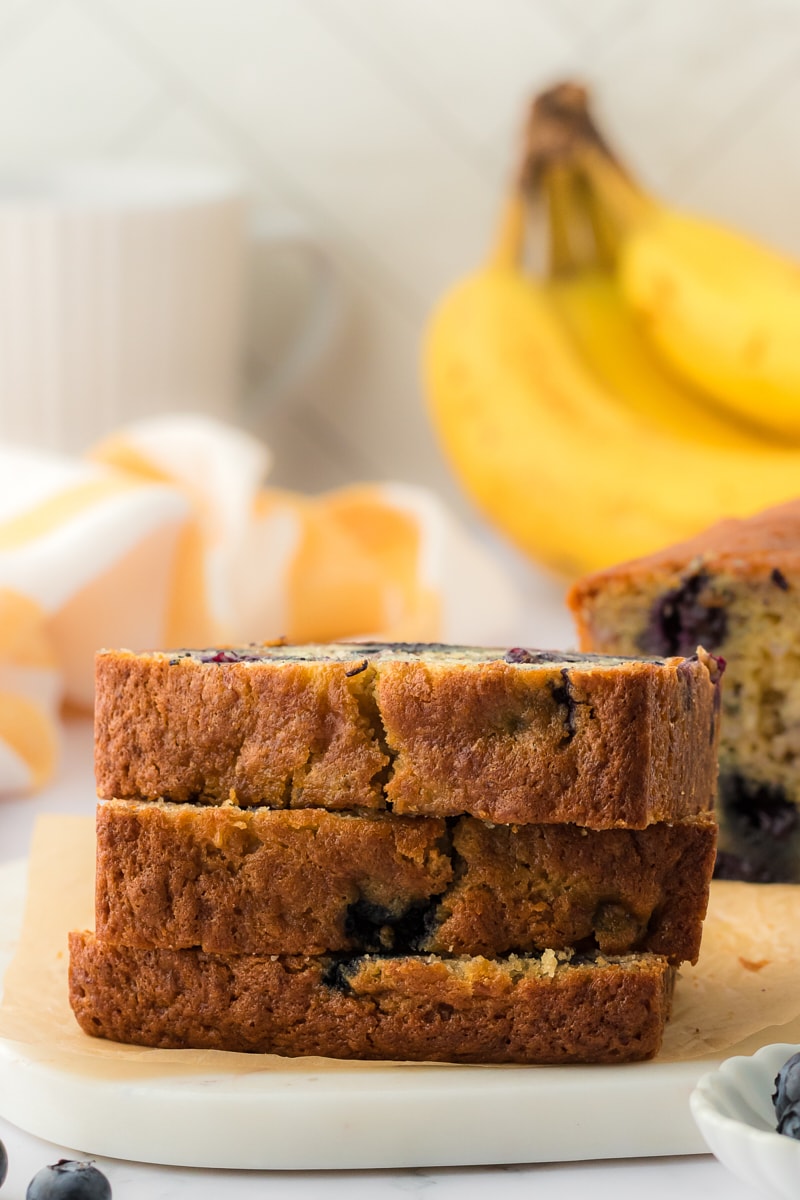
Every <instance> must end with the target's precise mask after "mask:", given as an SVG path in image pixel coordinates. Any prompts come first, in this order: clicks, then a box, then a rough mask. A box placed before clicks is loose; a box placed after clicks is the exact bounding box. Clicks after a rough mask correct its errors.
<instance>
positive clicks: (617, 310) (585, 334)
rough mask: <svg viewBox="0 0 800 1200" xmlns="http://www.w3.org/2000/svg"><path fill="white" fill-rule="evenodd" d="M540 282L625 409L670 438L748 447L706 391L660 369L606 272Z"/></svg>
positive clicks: (749, 436)
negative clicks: (704, 394) (543, 283)
mask: <svg viewBox="0 0 800 1200" xmlns="http://www.w3.org/2000/svg"><path fill="white" fill-rule="evenodd" d="M544 287H545V288H546V290H547V292H548V293H549V295H550V298H551V301H552V304H553V307H554V310H555V312H556V314H557V316H558V317H559V319H560V320H561V322H562V324H563V326H564V329H565V330H566V332H567V333H568V335H569V337H570V338H571V340H572V342H573V344H574V346H575V348H576V350H577V352H578V353H579V354H580V356H581V357H582V358H583V360H584V362H585V364H586V366H587V367H588V369H589V370H590V371H591V372H592V373H593V374H594V375H595V376H596V377H597V379H598V380H599V381H600V382H601V383H602V384H603V385H604V386H605V387H606V388H607V389H609V390H610V391H611V392H613V393H614V395H615V396H616V398H617V400H618V401H619V402H622V403H623V404H624V405H625V406H626V407H627V409H628V410H629V411H630V412H632V413H637V414H639V415H640V416H641V417H643V418H645V419H646V420H647V421H649V422H651V423H653V424H654V425H655V426H657V427H658V428H660V429H662V430H663V431H664V433H669V434H670V435H672V436H674V437H678V438H690V439H691V440H692V441H693V442H697V443H699V444H703V445H708V446H713V447H716V448H720V447H723V446H728V447H736V448H738V449H740V450H750V449H751V448H752V447H753V440H754V435H753V432H752V431H750V430H748V429H746V428H745V427H744V426H743V425H740V424H735V423H734V422H733V421H730V420H728V419H726V417H725V416H724V415H723V414H721V413H716V412H714V410H713V408H711V407H710V406H709V404H708V400H707V398H706V397H705V396H703V395H702V394H700V393H697V392H695V391H694V390H693V389H692V388H691V387H687V386H685V385H684V384H683V383H682V382H681V381H678V380H677V379H675V378H673V377H672V376H671V375H669V374H667V373H666V372H665V371H664V370H663V368H662V367H661V364H660V363H659V361H658V359H657V356H656V354H655V352H654V351H653V349H652V348H651V347H650V345H649V344H648V342H647V340H646V339H645V338H644V336H643V335H642V333H641V331H640V330H639V328H638V327H637V325H636V323H635V321H634V319H633V318H632V316H631V313H630V310H629V309H628V307H627V305H626V304H625V302H624V301H623V299H622V296H621V295H620V290H619V286H618V283H617V281H616V279H615V278H614V276H613V275H611V274H610V273H609V272H608V271H604V270H602V269H600V268H598V267H594V268H589V269H586V270H581V271H576V272H574V273H572V274H567V275H564V276H558V277H556V278H554V279H552V280H548V281H547V282H546V283H545V285H544ZM798 483H799V484H800V480H799V481H798Z"/></svg>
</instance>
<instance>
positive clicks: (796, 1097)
mask: <svg viewBox="0 0 800 1200" xmlns="http://www.w3.org/2000/svg"><path fill="white" fill-rule="evenodd" d="M798 1101H800V1054H793V1055H792V1057H791V1058H790V1059H788V1060H787V1061H786V1062H785V1063H784V1064H783V1066H782V1067H781V1069H780V1071H778V1074H777V1075H776V1076H775V1091H774V1092H773V1093H772V1103H773V1104H774V1105H775V1116H776V1117H777V1118H778V1121H779V1122H780V1121H782V1120H783V1118H784V1115H785V1114H786V1112H787V1111H788V1110H789V1109H790V1108H792V1107H793V1106H794V1105H796V1104H797V1103H798ZM798 1115H800V1114H798ZM781 1132H784V1131H783V1130H781ZM790 1136H791V1137H797V1134H795V1133H793V1134H791V1135H790Z"/></svg>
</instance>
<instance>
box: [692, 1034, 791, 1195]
mask: <svg viewBox="0 0 800 1200" xmlns="http://www.w3.org/2000/svg"><path fill="white" fill-rule="evenodd" d="M798 1050H800V1046H792V1045H784V1044H776V1045H772V1046H762V1048H761V1049H760V1050H758V1051H756V1053H755V1054H753V1055H751V1056H750V1057H747V1058H744V1057H740V1058H728V1059H726V1060H725V1062H723V1063H722V1064H721V1065H720V1067H719V1068H718V1070H716V1071H712V1072H710V1074H708V1075H704V1076H703V1077H702V1079H700V1080H699V1081H698V1083H697V1086H696V1087H695V1089H694V1091H693V1092H692V1094H691V1097H690V1100H689V1103H690V1105H691V1109H692V1116H693V1117H694V1119H695V1121H696V1122H697V1125H698V1128H699V1129H700V1132H701V1133H702V1135H703V1137H704V1138H705V1140H706V1143H707V1145H708V1148H709V1150H711V1151H712V1153H713V1154H715V1155H716V1157H717V1158H718V1159H719V1161H720V1162H721V1163H723V1164H724V1165H725V1166H726V1167H727V1168H728V1170H730V1171H732V1172H733V1174H734V1175H738V1176H739V1178H740V1179H744V1180H745V1181H746V1182H747V1183H750V1184H752V1185H753V1187H757V1188H761V1189H762V1190H763V1191H768V1192H773V1193H774V1194H775V1195H777V1196H783V1197H785V1200H800V1141H797V1140H796V1139H795V1138H790V1137H787V1136H786V1134H782V1133H778V1132H777V1130H776V1128H775V1125H776V1120H775V1109H774V1108H773V1105H772V1093H773V1092H774V1090H775V1076H776V1075H777V1074H778V1071H779V1070H780V1068H781V1067H782V1066H783V1064H784V1063H785V1062H786V1060H787V1059H788V1058H791V1056H792V1055H793V1054H796V1053H797V1052H798Z"/></svg>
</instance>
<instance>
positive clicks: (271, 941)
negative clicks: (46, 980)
mask: <svg viewBox="0 0 800 1200" xmlns="http://www.w3.org/2000/svg"><path fill="white" fill-rule="evenodd" d="M715 834H716V826H715V823H714V821H713V820H712V819H710V818H707V817H700V818H696V819H693V820H690V821H686V822H683V823H678V824H656V825H650V826H649V827H648V828H647V829H644V830H623V829H612V830H597V831H587V830H585V829H582V828H580V827H578V826H575V825H528V826H519V827H511V826H501V825H498V826H493V827H492V826H488V825H486V824H485V823H483V822H481V821H478V820H475V819H474V818H472V817H462V818H460V819H458V820H457V821H455V822H454V823H452V826H451V828H450V829H449V830H448V828H447V827H446V825H445V822H444V821H442V820H439V819H435V818H423V817H398V816H395V815H393V814H388V813H387V814H370V815H363V816H355V815H350V814H341V813H329V812H325V811H322V810H318V809H312V810H306V811H303V812H286V811H272V810H268V809H252V808H251V809H235V808H231V807H229V806H226V807H207V808H199V807H197V806H193V805H169V804H153V803H134V802H130V801H110V802H105V803H103V804H101V805H99V807H98V812H97V893H96V896H97V905H96V908H97V911H96V927H97V932H98V935H99V936H101V937H102V938H103V939H104V940H105V941H107V942H114V943H119V944H121V945H127V946H138V947H142V948H148V947H153V948H162V949H179V948H188V947H193V946H199V947H201V948H202V949H204V950H206V951H209V952H215V953H221V954H243V953H246V954H305V955H309V954H323V953H326V952H332V951H348V952H359V953H363V952H368V951H379V952H384V953H385V952H394V953H399V952H404V953H408V952H433V953H440V954H447V955H452V954H456V955H458V954H468V955H480V954H485V955H487V956H490V957H493V956H496V955H501V954H507V953H509V952H523V953H525V952H528V951H532V950H544V949H546V948H548V947H550V948H553V949H558V950H560V949H566V948H568V947H572V946H576V945H588V946H595V945H596V946H598V947H599V949H600V950H601V951H603V952H604V953H608V954H622V953H626V952H628V951H630V950H649V951H652V952H654V953H656V954H660V955H663V956H665V957H667V958H668V959H669V960H670V962H672V963H673V964H674V965H679V964H680V963H681V962H682V961H685V960H691V961H695V960H696V958H697V953H698V950H699V946H700V936H701V930H702V922H703V918H704V916H705V911H706V905H707V902H708V884H709V880H710V877H711V870H712V867H713V863H714V848H715Z"/></svg>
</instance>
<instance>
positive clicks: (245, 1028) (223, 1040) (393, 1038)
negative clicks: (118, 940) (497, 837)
mask: <svg viewBox="0 0 800 1200" xmlns="http://www.w3.org/2000/svg"><path fill="white" fill-rule="evenodd" d="M673 978H674V972H673V969H672V968H671V967H670V966H669V965H668V964H667V962H666V960H665V959H663V958H660V957H658V956H655V955H631V956H627V957H624V958H614V957H605V956H601V955H594V956H588V957H585V958H582V957H579V956H574V957H573V956H570V955H569V954H561V955H559V954H556V953H555V952H554V951H552V950H549V951H547V952H546V953H544V954H542V955H537V956H526V957H518V956H512V957H509V958H505V959H494V960H490V959H486V958H480V957H476V958H449V959H448V958H439V957H435V956H433V955H430V956H400V957H372V956H367V957H359V958H351V959H348V958H341V957H317V958H307V957H280V956H276V955H273V956H263V955H231V956H223V955H213V954H207V953H205V952H204V951H202V950H196V949H195V950H141V949H132V948H130V947H122V946H116V945H111V944H109V943H107V942H104V941H101V940H100V939H97V938H95V937H94V935H93V934H90V933H74V934H72V935H71V937H70V1000H71V1003H72V1007H73V1010H74V1012H75V1015H76V1017H77V1020H78V1022H79V1024H80V1026H81V1028H82V1029H84V1030H85V1031H86V1033H88V1034H91V1036H93V1037H103V1038H110V1039H112V1040H114V1041H118V1042H127V1043H132V1044H134V1045H141V1046H156V1047H161V1048H178V1049H181V1048H186V1047H194V1048H200V1049H210V1050H233V1051H245V1052H257V1053H273V1054H282V1055H287V1056H289V1057H296V1056H300V1055H310V1054H314V1055H323V1056H326V1057H329V1058H361V1059H395V1060H397V1059H399V1060H406V1061H412V1060H416V1061H432V1062H453V1063H476V1062H477V1063H575V1062H580V1063H615V1062H616V1063H618V1062H633V1061H637V1060H641V1059H647V1058H652V1057H653V1055H655V1054H656V1053H657V1052H658V1049H659V1047H660V1044H661V1039H662V1035H663V1030H664V1023H665V1021H666V1019H667V1015H668V1012H669V1006H670V998H671V991H672V984H673Z"/></svg>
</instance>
